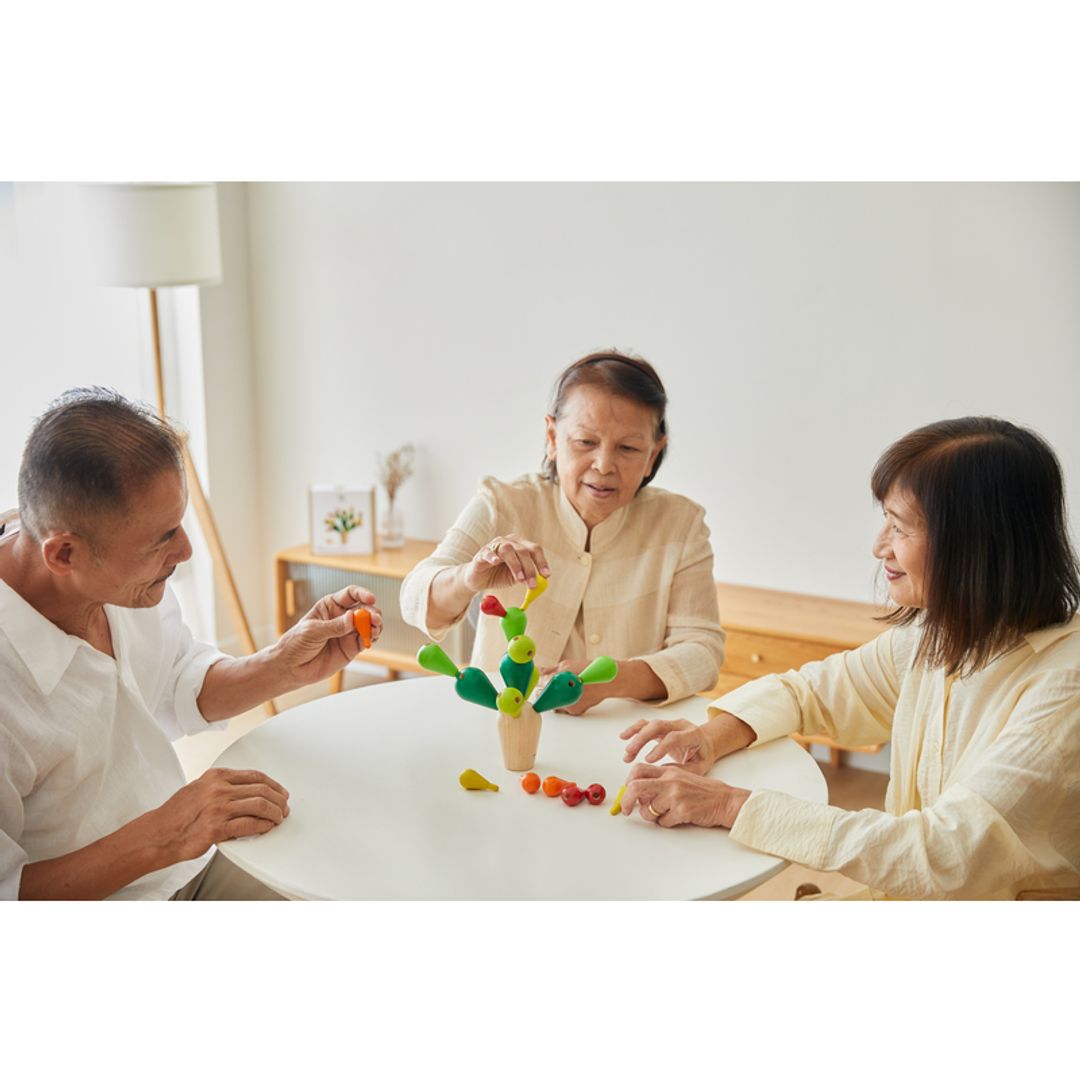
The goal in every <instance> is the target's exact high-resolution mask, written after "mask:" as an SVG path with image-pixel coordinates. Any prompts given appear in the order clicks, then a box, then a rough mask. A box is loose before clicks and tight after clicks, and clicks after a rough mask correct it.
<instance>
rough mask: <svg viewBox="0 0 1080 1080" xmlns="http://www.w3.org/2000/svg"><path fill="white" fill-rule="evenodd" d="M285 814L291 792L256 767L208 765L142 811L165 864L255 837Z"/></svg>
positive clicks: (268, 829)
mask: <svg viewBox="0 0 1080 1080" xmlns="http://www.w3.org/2000/svg"><path fill="white" fill-rule="evenodd" d="M288 816H289V793H288V792H287V791H286V790H285V789H284V788H283V787H282V786H281V785H280V784H279V783H278V782H277V781H276V780H271V779H270V777H269V776H267V775H266V774H265V773H261V772H257V771H255V770H254V769H210V770H209V771H208V772H205V773H203V774H202V776H200V777H199V779H198V780H193V781H192V782H191V783H190V784H186V785H185V786H184V787H182V788H181V789H180V790H179V791H178V792H177V793H176V794H175V795H173V797H172V798H171V799H169V800H168V801H167V802H165V803H162V805H161V806H159V807H158V808H157V809H156V810H151V811H150V812H149V813H148V814H146V815H144V818H143V821H144V823H145V824H147V825H149V826H150V827H151V835H152V836H153V837H154V838H155V839H156V841H157V843H158V844H160V846H161V847H162V849H163V850H164V852H165V853H166V855H167V859H168V861H167V863H166V865H169V866H171V865H172V864H173V863H178V862H184V861H185V860H186V859H197V858H198V857H199V856H200V855H202V854H203V853H204V852H206V851H208V850H209V849H210V847H211V846H212V845H213V844H220V843H221V842H222V841H224V840H235V839H236V838H237V837H239V836H258V835H260V834H261V833H267V832H269V831H270V830H271V829H272V828H274V826H275V825H280V824H281V823H282V822H283V821H284V820H285V819H286V818H287V817H288Z"/></svg>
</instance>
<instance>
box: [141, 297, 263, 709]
mask: <svg viewBox="0 0 1080 1080" xmlns="http://www.w3.org/2000/svg"><path fill="white" fill-rule="evenodd" d="M150 318H151V322H152V324H153V337H154V374H155V376H156V378H157V397H158V414H159V415H160V416H161V418H162V420H164V419H165V418H166V417H165V379H164V375H163V371H162V364H161V335H160V332H159V329H158V307H157V289H151V290H150ZM183 443H184V473H185V475H186V477H187V485H188V495H189V496H190V498H191V505H192V509H193V510H194V511H195V516H196V517H197V518H198V520H199V528H200V529H201V530H202V534H203V538H204V539H205V540H206V544H207V547H209V549H210V558H211V559H212V560H213V564H214V576H215V578H216V579H217V581H218V584H219V585H221V587H222V588H223V590H224V592H225V599H226V601H227V602H228V605H229V612H230V614H231V615H232V620H233V625H234V626H235V627H236V630H237V633H238V634H239V635H240V641H241V644H242V645H243V646H244V648H245V649H247V651H248V653H253V652H255V651H256V648H255V639H254V638H253V637H252V636H251V626H250V624H249V623H248V620H247V615H246V614H245V613H244V605H243V604H242V603H241V601H240V592H239V590H238V589H237V588H236V580H235V579H234V578H233V575H232V570H231V568H230V567H229V560H228V557H227V556H226V554H225V548H224V546H223V545H222V543H221V536H220V535H219V533H218V530H217V524H216V522H215V521H214V514H213V511H212V510H211V509H210V501H209V500H208V499H207V497H206V492H205V491H204V490H203V486H202V482H201V481H200V480H199V474H198V473H197V472H196V471H195V462H194V461H192V459H191V451H190V450H189V449H188V444H187V438H186V437H185V438H184V440H183ZM264 707H265V708H266V711H267V714H268V715H269V716H276V715H277V705H276V704H275V703H274V701H273V699H270V700H269V701H266V702H264Z"/></svg>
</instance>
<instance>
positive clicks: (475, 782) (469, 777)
mask: <svg viewBox="0 0 1080 1080" xmlns="http://www.w3.org/2000/svg"><path fill="white" fill-rule="evenodd" d="M458 783H459V784H460V785H461V786H462V787H463V788H464V789H465V790H466V791H498V790H499V785H498V784H493V783H492V782H491V781H490V780H488V779H486V778H485V777H483V776H481V775H480V774H479V773H478V772H477V771H476V770H475V769H466V770H465V771H464V772H463V773H462V774H461V775H460V776H459V777H458Z"/></svg>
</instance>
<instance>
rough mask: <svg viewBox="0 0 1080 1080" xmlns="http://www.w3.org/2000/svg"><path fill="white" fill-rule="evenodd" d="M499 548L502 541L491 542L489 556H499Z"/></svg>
mask: <svg viewBox="0 0 1080 1080" xmlns="http://www.w3.org/2000/svg"><path fill="white" fill-rule="evenodd" d="M501 547H502V541H501V540H495V541H493V542H492V545H491V554H492V555H498V554H499V548H501Z"/></svg>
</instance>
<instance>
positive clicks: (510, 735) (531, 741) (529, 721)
mask: <svg viewBox="0 0 1080 1080" xmlns="http://www.w3.org/2000/svg"><path fill="white" fill-rule="evenodd" d="M499 742H500V743H501V744H502V755H503V764H504V765H505V766H506V768H507V769H509V770H510V772H528V771H529V769H531V768H532V767H533V765H534V764H535V762H536V748H537V747H538V746H539V745H540V714H539V713H538V712H537V711H536V710H535V709H534V708H533V707H532V706H531V705H530V704H529V703H528V702H527V701H526V702H525V703H524V704H523V705H522V706H521V715H520V716H517V717H514V716H507V715H506V713H499Z"/></svg>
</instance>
